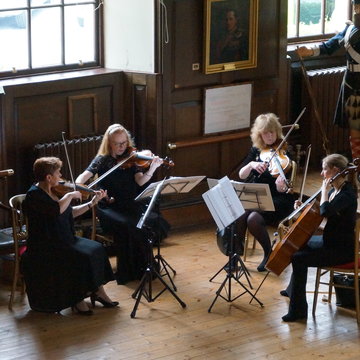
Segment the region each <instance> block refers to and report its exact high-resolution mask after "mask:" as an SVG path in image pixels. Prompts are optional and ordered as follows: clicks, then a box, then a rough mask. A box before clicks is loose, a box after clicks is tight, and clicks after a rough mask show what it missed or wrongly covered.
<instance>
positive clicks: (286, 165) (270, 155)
mask: <svg viewBox="0 0 360 360" xmlns="http://www.w3.org/2000/svg"><path fill="white" fill-rule="evenodd" d="M279 144H280V141H278V142H275V143H274V144H273V145H271V146H268V147H267V148H265V149H263V150H261V152H260V160H261V161H263V162H265V163H267V164H268V165H269V166H268V170H269V172H270V174H271V175H272V176H273V177H278V176H279V175H282V176H283V178H284V179H285V174H286V173H287V172H288V171H289V170H290V169H291V161H290V159H289V157H288V156H287V155H286V144H285V145H283V146H282V147H281V148H280V149H278V145H279Z"/></svg>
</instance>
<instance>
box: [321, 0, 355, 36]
mask: <svg viewBox="0 0 360 360" xmlns="http://www.w3.org/2000/svg"><path fill="white" fill-rule="evenodd" d="M325 14H326V17H325V33H326V34H329V33H335V32H339V31H342V30H343V29H344V28H345V21H346V20H348V14H349V2H347V1H344V0H327V1H326V12H325Z"/></svg>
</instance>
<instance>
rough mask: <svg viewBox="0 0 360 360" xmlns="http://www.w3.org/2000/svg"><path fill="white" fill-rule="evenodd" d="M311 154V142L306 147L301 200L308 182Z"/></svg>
mask: <svg viewBox="0 0 360 360" xmlns="http://www.w3.org/2000/svg"><path fill="white" fill-rule="evenodd" d="M310 155H311V144H310V145H309V146H308V147H307V149H306V160H305V169H304V176H303V178H302V181H301V186H300V195H299V200H300V201H302V198H303V196H304V188H305V182H306V177H307V172H308V168H309V161H310Z"/></svg>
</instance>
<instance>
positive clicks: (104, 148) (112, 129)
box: [97, 124, 135, 155]
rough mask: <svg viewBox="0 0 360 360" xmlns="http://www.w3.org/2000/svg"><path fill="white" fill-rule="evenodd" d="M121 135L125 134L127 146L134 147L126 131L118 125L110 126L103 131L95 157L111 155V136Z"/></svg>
mask: <svg viewBox="0 0 360 360" xmlns="http://www.w3.org/2000/svg"><path fill="white" fill-rule="evenodd" d="M121 133H125V134H126V137H127V141H128V146H135V143H134V140H133V139H132V137H131V135H130V132H129V131H128V130H126V129H125V128H124V127H123V126H122V125H120V124H112V125H110V126H109V127H108V128H107V129H106V131H105V134H104V137H103V139H102V141H101V144H100V146H99V150H98V152H97V155H110V154H111V147H110V140H111V136H112V135H114V134H121Z"/></svg>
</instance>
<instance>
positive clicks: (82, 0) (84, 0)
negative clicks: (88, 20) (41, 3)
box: [64, 0, 95, 4]
mask: <svg viewBox="0 0 360 360" xmlns="http://www.w3.org/2000/svg"><path fill="white" fill-rule="evenodd" d="M80 3H95V0H65V1H64V4H80Z"/></svg>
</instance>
